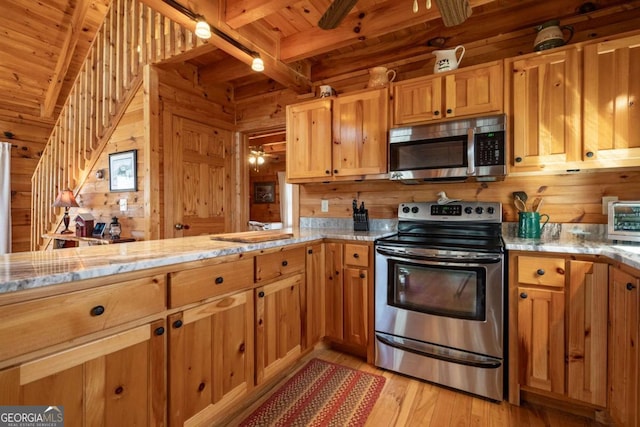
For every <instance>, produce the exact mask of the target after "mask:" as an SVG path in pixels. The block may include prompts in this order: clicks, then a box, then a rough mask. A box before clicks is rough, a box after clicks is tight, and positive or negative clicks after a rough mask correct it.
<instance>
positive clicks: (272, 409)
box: [240, 359, 385, 427]
mask: <svg viewBox="0 0 640 427" xmlns="http://www.w3.org/2000/svg"><path fill="white" fill-rule="evenodd" d="M384 381H385V379H384V377H382V376H380V375H373V374H369V373H367V372H362V371H358V370H355V369H351V368H347V367H345V366H342V365H338V364H335V363H331V362H327V361H325V360H320V359H312V360H310V361H309V362H308V363H307V365H306V366H305V367H304V368H302V369H301V370H300V371H299V372H298V373H297V374H295V376H293V377H292V378H291V379H290V380H289V381H287V383H286V384H284V385H283V386H282V387H281V388H280V389H278V390H277V391H276V392H275V393H274V394H273V395H272V396H271V397H269V399H268V400H267V401H266V402H264V403H263V404H262V405H261V406H260V407H259V408H258V409H256V410H255V411H254V412H253V413H252V414H251V415H250V416H249V417H248V418H247V419H246V420H245V421H243V422H242V423H241V424H240V425H241V426H260V427H265V426H305V427H306V426H340V427H342V426H364V423H365V422H366V421H367V417H368V416H369V413H370V412H371V409H373V405H374V404H375V402H376V400H377V399H378V396H379V395H380V392H381V391H382V387H383V386H384Z"/></svg>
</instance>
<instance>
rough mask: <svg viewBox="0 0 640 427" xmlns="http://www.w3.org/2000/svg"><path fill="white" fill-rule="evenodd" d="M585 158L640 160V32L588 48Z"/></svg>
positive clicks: (616, 162) (601, 162) (608, 163)
mask: <svg viewBox="0 0 640 427" xmlns="http://www.w3.org/2000/svg"><path fill="white" fill-rule="evenodd" d="M582 155H583V160H584V161H585V162H591V163H594V166H598V167H616V166H638V165H640V162H639V161H640V35H636V36H632V37H627V38H622V39H618V40H610V41H604V42H601V43H596V44H592V45H588V46H586V47H585V49H584V149H583V153H582Z"/></svg>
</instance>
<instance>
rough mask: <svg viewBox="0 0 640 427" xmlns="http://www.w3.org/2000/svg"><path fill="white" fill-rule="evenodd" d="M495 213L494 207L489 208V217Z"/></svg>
mask: <svg viewBox="0 0 640 427" xmlns="http://www.w3.org/2000/svg"><path fill="white" fill-rule="evenodd" d="M494 212H495V209H493V207H491V206H489V207H488V208H487V213H488V214H489V215H493V213H494Z"/></svg>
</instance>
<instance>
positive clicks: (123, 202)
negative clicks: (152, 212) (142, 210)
mask: <svg viewBox="0 0 640 427" xmlns="http://www.w3.org/2000/svg"><path fill="white" fill-rule="evenodd" d="M126 211H127V199H120V212H126Z"/></svg>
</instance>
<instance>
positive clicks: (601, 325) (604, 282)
mask: <svg viewBox="0 0 640 427" xmlns="http://www.w3.org/2000/svg"><path fill="white" fill-rule="evenodd" d="M568 269H569V283H568V292H569V295H568V299H569V305H568V306H569V313H568V314H569V315H568V316H567V323H568V327H567V335H568V336H567V363H568V366H567V395H568V396H569V397H571V398H573V399H577V400H582V401H584V402H588V403H592V404H594V405H599V406H601V407H605V406H606V405H607V310H608V308H609V307H608V303H607V301H608V291H607V288H608V277H609V272H608V265H607V264H605V263H596V262H589V261H568Z"/></svg>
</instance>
